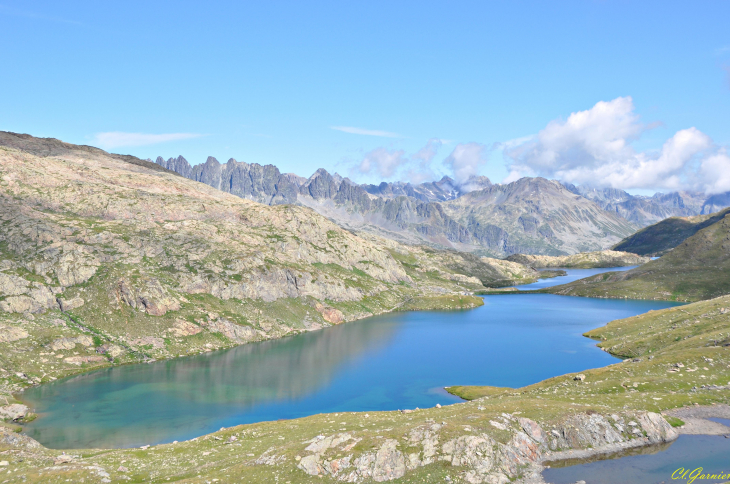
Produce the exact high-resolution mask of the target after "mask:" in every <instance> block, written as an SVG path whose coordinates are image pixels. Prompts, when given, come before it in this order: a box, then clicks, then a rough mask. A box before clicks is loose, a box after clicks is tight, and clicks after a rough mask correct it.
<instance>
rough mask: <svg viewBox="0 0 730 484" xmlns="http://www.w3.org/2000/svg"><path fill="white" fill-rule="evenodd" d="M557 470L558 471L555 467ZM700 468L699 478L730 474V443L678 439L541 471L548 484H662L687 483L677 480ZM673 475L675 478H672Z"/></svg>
mask: <svg viewBox="0 0 730 484" xmlns="http://www.w3.org/2000/svg"><path fill="white" fill-rule="evenodd" d="M558 466H560V467H558ZM698 468H702V470H701V471H699V472H701V473H702V474H710V475H712V474H727V473H729V472H730V439H726V438H724V437H723V436H716V435H680V436H679V438H678V439H677V440H676V441H674V442H672V443H669V444H661V445H656V446H648V447H643V448H639V449H635V450H631V451H625V452H624V453H620V454H609V455H605V456H602V458H600V460H595V461H593V462H585V461H578V460H575V461H572V462H563V463H553V467H551V468H550V469H546V470H545V471H543V473H542V475H543V478H544V479H545V482H547V483H549V484H573V483H575V482H577V481H579V480H583V481H586V482H590V483H591V484H614V483H616V482H621V483H623V484H653V483H654V484H663V483H669V482H688V479H681V478H679V477H680V476H681V475H682V474H683V471H680V472H677V473H675V471H677V470H678V469H684V470H689V471H690V472H691V471H693V470H695V469H698ZM673 473H674V478H672V474H673ZM696 482H703V483H705V482H708V483H720V482H727V479H700V480H697V481H696Z"/></svg>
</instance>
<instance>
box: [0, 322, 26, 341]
mask: <svg viewBox="0 0 730 484" xmlns="http://www.w3.org/2000/svg"><path fill="white" fill-rule="evenodd" d="M27 337H28V332H27V331H26V330H24V329H23V328H16V327H15V326H6V325H3V324H0V343H9V342H11V341H18V340H19V339H24V338H27Z"/></svg>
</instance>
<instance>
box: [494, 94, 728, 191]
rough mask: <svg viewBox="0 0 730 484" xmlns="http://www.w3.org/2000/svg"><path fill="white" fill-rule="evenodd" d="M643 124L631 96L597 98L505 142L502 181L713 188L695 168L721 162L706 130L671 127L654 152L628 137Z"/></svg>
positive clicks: (637, 134) (638, 132) (709, 169)
mask: <svg viewBox="0 0 730 484" xmlns="http://www.w3.org/2000/svg"><path fill="white" fill-rule="evenodd" d="M647 129H649V127H648V126H646V125H644V124H642V123H640V121H639V117H638V115H637V114H635V112H634V105H633V101H632V99H631V98H630V97H621V98H617V99H614V100H613V101H608V102H604V101H601V102H599V103H597V104H596V105H595V106H593V107H592V108H591V109H588V110H586V111H579V112H577V113H573V114H571V115H570V116H569V117H568V119H567V120H565V121H561V120H556V121H552V122H550V123H548V125H547V126H546V127H545V128H544V129H543V130H541V131H540V132H539V133H538V134H537V135H536V136H534V137H531V138H530V139H528V140H526V141H524V142H522V143H518V144H516V145H515V144H513V145H512V146H506V147H505V148H504V153H505V155H506V157H507V158H508V159H509V167H510V170H511V171H510V174H509V176H508V177H507V179H506V180H505V182H509V181H514V180H515V179H517V178H520V177H521V176H528V175H533V176H534V175H539V176H545V177H549V178H557V179H560V180H563V181H567V182H570V183H577V184H582V185H589V186H608V187H614V188H622V189H631V188H634V189H658V188H666V189H675V190H676V189H696V190H708V191H709V190H711V189H712V187H711V185H712V184H711V183H710V182H709V179H708V178H707V176H705V175H703V174H702V173H701V172H698V169H697V167H698V166H706V171H707V172H708V173H709V172H712V171H713V170H716V167H717V166H721V165H722V162H723V161H722V160H723V158H722V156H720V155H721V153H719V152H718V150H717V148H716V147H715V146H714V145H713V142H712V140H711V139H710V137H709V136H707V135H706V134H704V133H702V132H701V131H700V130H698V129H697V128H694V127H692V128H688V129H683V130H680V131H678V132H677V133H675V134H674V136H672V137H671V138H670V139H668V140H667V141H666V142H665V143H664V145H663V146H662V148H661V150H659V151H658V152H657V153H652V152H637V151H636V150H634V148H633V147H632V146H631V143H632V142H633V141H635V140H636V139H638V138H639V137H640V136H641V135H642V133H644V132H645V131H646V130H647ZM713 152H717V153H718V154H717V155H713ZM713 156H719V157H716V158H713ZM708 157H709V158H708ZM708 160H712V161H708ZM698 163H699V165H698Z"/></svg>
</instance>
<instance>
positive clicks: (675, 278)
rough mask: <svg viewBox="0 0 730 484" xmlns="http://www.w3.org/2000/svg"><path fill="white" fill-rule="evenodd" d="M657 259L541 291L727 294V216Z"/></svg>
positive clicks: (692, 297) (677, 297) (691, 296)
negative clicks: (628, 269) (627, 268)
mask: <svg viewBox="0 0 730 484" xmlns="http://www.w3.org/2000/svg"><path fill="white" fill-rule="evenodd" d="M721 215H722V218H719V219H717V218H716V219H715V221H714V223H712V224H711V225H709V226H707V227H705V228H703V229H701V230H699V231H698V232H697V233H696V234H694V235H692V236H691V237H689V238H687V239H686V240H685V241H684V242H682V243H681V244H680V245H678V246H677V247H676V248H674V249H673V250H671V251H669V252H668V253H666V254H665V255H663V256H662V257H661V258H659V259H656V260H653V261H651V262H648V263H646V264H644V265H642V266H641V267H637V268H636V269H632V270H630V271H626V272H608V273H604V274H599V275H597V276H593V277H588V278H586V279H582V280H580V281H576V282H573V283H570V284H566V285H563V286H556V287H553V288H550V289H548V290H547V292H551V293H554V294H565V295H572V296H592V297H627V298H634V299H666V300H674V301H699V300H703V299H710V298H714V297H717V296H721V295H724V294H730V211H725V212H721Z"/></svg>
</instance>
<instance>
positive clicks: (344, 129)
mask: <svg viewBox="0 0 730 484" xmlns="http://www.w3.org/2000/svg"><path fill="white" fill-rule="evenodd" d="M330 128H331V129H334V130H336V131H342V132H344V133H350V134H364V135H366V136H380V137H383V138H402V137H403V136H401V135H399V134H398V133H391V132H389V131H380V130H377V129H363V128H354V127H352V126H330Z"/></svg>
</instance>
